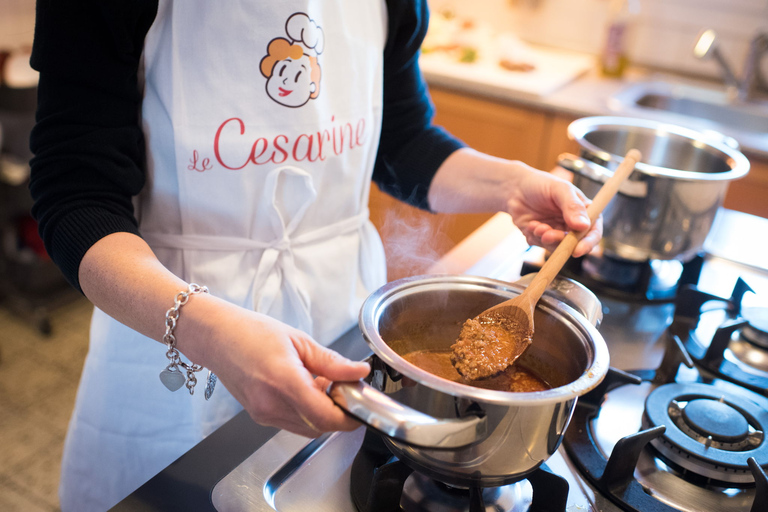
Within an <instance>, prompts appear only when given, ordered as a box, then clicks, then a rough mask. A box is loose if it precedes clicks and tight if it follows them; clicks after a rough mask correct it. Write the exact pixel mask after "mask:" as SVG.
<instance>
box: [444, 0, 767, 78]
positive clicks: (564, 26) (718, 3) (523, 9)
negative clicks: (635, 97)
mask: <svg viewBox="0 0 768 512" xmlns="http://www.w3.org/2000/svg"><path fill="white" fill-rule="evenodd" d="M639 2H640V13H639V14H638V16H637V18H636V23H635V30H634V33H633V37H632V40H631V45H630V48H629V55H630V57H631V59H632V60H633V61H634V62H635V63H638V64H644V65H650V66H654V67H660V68H666V69H672V70H677V71H682V72H686V73H693V74H700V75H711V76H716V75H718V73H719V69H718V68H717V67H716V65H715V63H714V62H702V61H699V60H697V59H695V58H694V57H693V54H692V50H693V45H694V43H695V40H696V36H697V35H698V33H699V32H700V31H701V30H702V29H704V28H712V29H714V30H715V31H717V33H718V36H719V39H720V44H721V48H722V51H723V52H724V54H725V55H726V58H727V59H728V61H729V62H731V63H732V66H733V67H734V70H735V71H736V72H737V73H739V72H740V71H741V67H742V63H743V61H744V58H745V56H746V54H747V48H748V45H749V41H750V39H751V38H752V37H753V36H754V35H755V34H756V33H757V32H758V30H762V31H768V0H639ZM609 5H610V1H609V0H430V6H431V8H432V9H433V10H435V9H442V8H450V9H452V10H453V11H454V12H456V13H457V14H460V15H462V16H468V17H472V18H475V19H477V20H478V21H482V22H486V23H489V24H491V25H493V26H494V28H496V29H498V30H512V31H514V32H515V33H517V34H518V35H519V36H520V37H522V38H523V39H525V40H526V41H529V42H533V43H539V44H545V45H550V46H556V47H559V48H569V49H572V50H577V51H584V52H588V53H594V54H598V53H599V52H600V49H601V47H602V44H603V40H604V37H605V27H606V24H607V21H608V12H609ZM765 60H768V59H764V61H765ZM764 66H765V62H764Z"/></svg>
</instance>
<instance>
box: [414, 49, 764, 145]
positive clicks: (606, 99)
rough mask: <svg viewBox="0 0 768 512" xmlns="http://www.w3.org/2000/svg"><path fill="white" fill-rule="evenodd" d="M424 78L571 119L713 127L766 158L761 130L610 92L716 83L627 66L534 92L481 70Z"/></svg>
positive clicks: (428, 72) (429, 71)
mask: <svg viewBox="0 0 768 512" xmlns="http://www.w3.org/2000/svg"><path fill="white" fill-rule="evenodd" d="M691 58H693V57H691ZM424 76H425V78H426V80H427V82H428V83H429V84H430V85H435V86H440V87H445V88H450V89H453V90H455V91H459V92H463V93H467V94H470V95H477V94H480V95H483V96H485V97H488V98H492V99H497V100H501V101H507V102H513V103H517V104H519V105H523V106H527V107H530V108H534V109H539V110H549V111H553V112H556V113H560V114H564V115H568V116H573V117H586V116H603V115H606V116H622V117H623V116H628V117H640V118H646V119H653V120H659V121H666V122H670V123H673V124H678V125H686V126H689V127H690V128H693V129H700V130H715V131H719V132H721V133H723V134H725V135H727V136H731V137H733V138H735V139H736V140H738V141H739V143H740V145H741V149H742V150H743V151H744V152H746V153H752V154H755V155H759V156H762V157H768V134H766V133H755V134H746V135H745V134H744V133H737V132H734V131H733V130H731V129H729V128H728V127H726V126H722V125H719V124H717V123H714V122H710V121H706V120H694V119H692V118H689V117H687V116H685V117H684V116H679V115H675V114H671V113H668V112H664V111H660V110H651V109H640V108H622V107H621V106H620V105H619V104H618V102H617V101H616V99H615V96H616V95H618V94H619V93H621V92H622V91H625V90H626V89H627V88H629V87H630V86H632V85H634V84H638V83H641V82H662V83H665V84H675V85H687V86H692V87H701V88H705V89H712V90H724V86H723V85H722V84H721V83H719V82H714V81H710V80H703V79H694V78H690V77H684V76H679V75H675V74H672V73H669V72H661V71H653V70H648V69H643V68H630V69H629V70H628V71H627V72H626V73H625V76H624V77H623V78H621V79H615V78H606V77H604V76H602V75H601V74H600V72H599V71H598V70H597V68H596V67H595V68H592V69H591V70H589V71H587V72H585V73H583V74H581V75H579V76H577V77H576V78H574V79H573V80H571V81H569V82H567V83H565V84H564V85H562V86H560V87H559V88H557V89H556V90H554V91H553V92H550V93H547V94H543V95H535V94H530V92H529V91H526V90H521V89H516V88H515V87H514V84H513V83H511V84H510V86H508V87H504V86H501V85H499V84H498V80H495V79H494V81H493V83H490V82H489V81H486V80H485V79H484V76H483V74H482V73H471V72H468V73H467V74H466V75H464V76H461V77H458V76H457V75H456V74H455V73H441V72H440V71H439V69H436V67H435V66H430V67H428V68H426V69H425V70H424Z"/></svg>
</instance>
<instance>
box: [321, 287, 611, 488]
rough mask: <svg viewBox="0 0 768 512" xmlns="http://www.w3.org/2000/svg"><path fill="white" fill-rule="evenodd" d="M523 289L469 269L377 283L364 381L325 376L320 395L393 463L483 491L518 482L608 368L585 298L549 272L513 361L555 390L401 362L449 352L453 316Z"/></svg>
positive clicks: (367, 318)
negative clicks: (497, 386) (374, 434)
mask: <svg viewBox="0 0 768 512" xmlns="http://www.w3.org/2000/svg"><path fill="white" fill-rule="evenodd" d="M523 289H524V283H515V284H510V283H506V282H503V281H497V280H494V279H487V278H481V277H472V276H419V277H411V278H405V279H401V280H398V281H393V282H392V283H389V284H387V285H385V286H384V287H382V288H381V289H379V290H378V291H376V292H375V293H373V294H372V295H371V296H370V297H369V298H368V299H367V300H366V302H365V303H364V305H363V307H362V309H361V312H360V329H361V330H362V333H363V336H364V337H365V339H366V341H367V342H368V344H369V345H370V347H371V349H372V350H373V352H374V355H373V356H372V367H373V371H372V374H371V376H370V379H369V381H370V382H362V381H360V382H356V383H334V384H333V385H332V386H331V388H330V389H329V394H330V395H331V397H332V398H333V399H334V400H335V401H336V403H338V404H339V405H340V406H341V407H342V408H344V409H345V410H347V411H348V412H349V413H350V414H352V415H354V416H355V417H357V418H358V419H360V420H361V421H363V422H364V423H366V424H367V425H369V426H370V427H372V428H374V429H376V430H378V431H380V432H382V433H383V434H385V435H386V436H387V437H386V440H387V443H388V445H389V447H390V449H391V450H392V451H393V453H394V454H395V455H397V457H398V458H399V459H400V460H403V461H404V462H406V463H407V464H409V465H410V466H411V467H413V468H415V469H418V470H419V471H421V472H422V473H424V474H427V475H429V476H431V477H433V478H436V479H438V480H441V481H443V482H445V483H449V484H453V485H468V484H479V485H483V486H498V485H504V484H506V483H511V482H514V481H517V480H519V479H521V478H524V477H525V475H527V474H528V473H530V472H531V471H533V470H535V469H536V468H537V467H538V466H539V465H540V464H541V463H542V462H544V461H545V460H546V459H547V458H549V457H550V456H551V455H552V454H553V453H554V452H555V450H556V449H557V448H558V446H559V445H560V441H561V440H562V436H563V434H564V432H565V429H566V427H567V426H568V422H569V421H570V418H571V414H572V412H573V409H574V407H575V405H576V401H577V398H578V396H580V395H582V394H584V393H586V392H587V391H589V390H591V389H593V388H594V387H595V386H597V384H598V383H600V381H601V380H602V379H603V377H604V376H605V374H606V372H607V370H608V365H609V356H608V349H607V347H606V344H605V341H604V340H603V338H602V337H601V335H600V334H599V333H598V331H597V329H596V325H597V324H598V323H599V321H600V319H601V318H602V313H601V307H600V302H599V301H598V300H597V298H596V297H595V296H594V294H592V293H591V292H590V291H588V290H587V289H586V288H584V287H583V286H582V285H580V284H578V283H576V282H575V281H571V280H568V279H557V280H556V281H555V282H554V283H553V285H552V287H550V289H549V290H548V291H547V292H546V293H545V295H544V297H543V298H542V299H541V301H540V302H539V305H538V307H537V310H536V317H535V323H536V332H535V334H534V338H533V343H532V345H531V347H530V348H529V349H528V350H527V351H526V352H525V354H524V355H523V356H522V357H521V358H520V359H519V361H520V362H521V363H522V364H525V365H526V366H527V367H528V368H531V369H534V370H535V371H536V372H537V373H538V374H539V375H541V376H542V377H544V378H545V380H547V381H549V383H550V384H551V385H553V386H554V387H553V388H552V389H549V390H546V391H539V392H527V393H513V392H508V391H494V390H488V389H481V388H477V387H472V386H469V385H465V384H461V383H457V382H452V381H449V380H446V379H442V378H440V377H437V376H435V375H433V374H431V373H429V372H427V371H425V370H422V369H420V368H418V367H416V366H414V365H412V364H410V363H409V362H408V361H406V360H405V359H403V357H401V356H402V355H403V354H406V353H408V352H411V351H415V350H424V349H428V350H448V349H449V347H450V346H451V345H452V344H453V343H454V342H455V340H456V338H457V336H458V334H459V331H460V330H461V326H462V324H463V323H464V321H466V320H467V319H468V318H472V317H474V316H475V315H477V314H478V313H480V312H482V311H484V310H485V309H487V308H488V307H490V306H492V305H493V304H497V303H499V302H501V301H503V300H506V299H509V298H512V297H514V296H517V295H519V294H520V293H521V292H522V290H523ZM569 304H570V305H569ZM572 306H576V308H578V309H576V308H574V307H572Z"/></svg>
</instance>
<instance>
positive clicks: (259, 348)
mask: <svg viewBox="0 0 768 512" xmlns="http://www.w3.org/2000/svg"><path fill="white" fill-rule="evenodd" d="M427 23H428V10H427V4H426V2H425V1H423V0H387V1H377V2H374V1H367V2H361V1H359V0H328V1H325V2H308V1H301V0H285V1H281V2H258V1H245V0H240V1H235V0H232V1H230V2H227V3H226V5H222V4H221V3H217V2H207V1H202V0H184V1H183V2H174V1H172V0H131V1H122V2H97V1H94V0H88V1H86V0H77V1H74V0H38V3H37V24H36V29H35V40H34V47H33V55H32V59H31V63H32V65H33V67H34V68H35V69H37V70H38V71H39V73H40V75H39V104H38V113H37V124H36V126H35V128H34V130H33V132H32V135H31V148H32V150H33V152H34V154H35V156H34V158H33V160H32V162H31V167H32V174H31V180H30V190H31V193H32V196H33V198H34V200H35V203H34V207H33V214H34V216H35V218H36V219H37V221H38V223H39V229H40V233H41V236H42V237H43V239H44V241H45V244H46V247H47V250H48V251H49V253H50V255H51V257H52V258H53V260H54V261H55V262H56V263H57V264H58V265H59V266H60V268H61V270H62V272H63V273H64V274H65V276H66V277H67V279H68V280H69V282H70V283H71V284H72V285H73V286H75V287H76V288H77V289H78V290H80V291H81V292H82V293H83V294H84V295H85V296H86V297H87V298H88V299H89V300H90V301H92V302H93V304H94V305H95V309H94V313H93V319H92V326H91V333H90V349H89V352H88V356H87V359H86V362H85V366H84V368H83V374H82V378H81V382H80V386H79V392H78V396H77V400H76V404H75V410H74V412H73V416H72V419H71V422H70V427H69V431H68V434H67V439H66V446H65V450H64V456H63V462H62V469H61V488H60V499H61V507H62V510H64V511H67V510H77V511H86V510H105V509H107V508H109V507H111V506H112V505H114V504H116V503H117V502H118V501H119V500H121V499H122V498H123V497H125V496H127V495H128V494H129V493H130V492H131V491H132V490H134V489H136V488H137V487H139V486H140V485H141V484H142V483H143V482H145V481H146V480H148V479H149V478H150V477H152V476H153V475H154V474H156V473H157V472H159V471H160V470H162V469H163V468H164V467H165V466H167V465H168V464H170V463H171V462H172V461H174V460H175V459H176V458H177V457H179V456H180V455H181V454H183V453H184V452H186V451H187V450H189V449H190V448H191V447H192V446H193V445H194V444H196V443H197V442H199V441H200V440H201V439H202V438H204V437H205V436H206V435H207V434H209V433H210V432H212V431H213V430H215V429H216V428H217V427H219V426H220V425H221V424H223V423H224V422H225V421H226V420H227V419H229V418H231V417H232V416H233V415H235V414H236V413H237V412H238V411H240V410H242V408H245V410H247V411H248V413H249V414H250V415H251V417H252V418H253V419H254V420H255V421H256V422H258V423H260V424H264V425H272V426H275V427H279V428H282V429H287V430H289V431H291V432H295V433H297V434H301V435H304V436H317V435H319V434H320V433H321V432H327V431H334V430H351V429H354V428H356V427H358V426H359V424H358V423H356V422H355V421H354V420H352V419H351V418H349V417H347V416H346V415H345V414H344V413H343V412H342V411H341V409H339V408H338V407H336V406H335V405H334V403H333V402H332V401H331V399H330V398H328V396H327V395H326V394H325V392H324V389H325V388H326V387H327V384H328V383H329V382H330V381H334V380H356V379H360V378H362V377H364V376H365V375H366V374H367V373H368V371H369V368H368V365H367V364H366V363H363V362H354V361H350V360H347V359H345V358H343V357H342V356H340V355H339V354H337V353H335V352H333V351H331V350H329V349H327V348H325V346H326V345H328V344H330V343H331V342H332V341H334V340H335V339H336V338H337V337H338V336H340V335H341V334H342V333H344V332H345V331H346V330H348V329H349V328H350V327H352V326H353V325H354V323H355V320H356V317H357V313H358V309H359V307H360V305H361V304H362V302H363V300H364V299H365V298H366V297H367V296H368V295H369V294H370V293H371V292H372V291H374V290H375V289H377V288H378V287H380V286H381V285H383V284H384V283H385V281H386V276H385V262H384V252H383V248H382V245H381V241H380V239H379V237H378V234H377V233H376V230H375V228H374V227H373V225H372V224H371V222H370V221H369V220H368V210H367V204H368V193H369V187H370V183H371V180H373V181H375V182H376V183H377V184H378V185H379V186H380V187H381V188H382V189H383V190H384V191H386V192H387V193H389V194H391V195H393V196H395V197H397V198H400V199H403V200H405V201H407V202H409V203H410V204H413V205H416V206H418V207H420V208H423V209H426V210H430V211H433V212H449V213H453V212H496V211H505V212H508V213H510V214H511V215H512V217H513V219H514V222H515V223H516V225H517V226H518V227H520V229H521V230H522V231H523V233H525V235H526V237H527V239H528V242H529V243H532V244H539V245H542V246H544V247H548V248H553V247H554V246H555V245H556V244H557V243H558V242H559V241H560V240H561V239H562V238H563V236H564V231H566V230H586V229H588V228H590V223H589V220H588V218H587V216H586V208H585V205H586V203H587V202H588V200H587V199H586V198H585V197H584V195H583V194H582V193H581V192H580V191H578V190H577V189H576V188H575V187H573V186H572V185H571V184H569V183H568V182H566V181H564V180H561V179H558V178H556V177H554V176H552V175H550V174H549V173H546V172H542V171H539V170H536V169H533V168H531V167H529V166H527V165H525V164H523V163H521V162H517V161H508V160H503V159H499V158H494V157H491V156H488V155H485V154H482V153H479V152H477V151H474V150H472V149H470V148H468V147H466V145H465V144H463V143H462V142H461V141H459V140H457V139H456V138H454V137H452V136H450V135H449V134H448V133H446V132H445V131H444V130H443V129H441V128H440V127H437V126H434V125H433V124H432V123H431V120H432V116H433V107H432V104H431V102H430V98H429V94H428V91H427V87H426V84H425V82H424V80H423V78H422V76H421V73H420V71H419V67H418V55H419V45H420V43H421V41H422V39H423V38H424V35H425V32H426V29H427ZM600 235H601V227H600V224H599V223H596V225H594V226H592V227H591V230H590V232H589V233H588V234H587V236H586V237H585V238H584V239H583V240H582V241H581V242H580V244H579V246H578V247H577V250H576V255H577V256H578V255H583V254H585V253H587V252H588V251H589V250H590V249H591V248H592V247H593V246H594V245H595V243H596V242H597V241H598V240H599V238H600ZM158 341H160V342H161V343H158ZM209 371H210V373H209ZM217 377H218V379H219V384H218V385H216V381H217ZM198 384H199V385H198ZM166 388H167V389H166ZM173 390H178V391H176V392H172V391H173Z"/></svg>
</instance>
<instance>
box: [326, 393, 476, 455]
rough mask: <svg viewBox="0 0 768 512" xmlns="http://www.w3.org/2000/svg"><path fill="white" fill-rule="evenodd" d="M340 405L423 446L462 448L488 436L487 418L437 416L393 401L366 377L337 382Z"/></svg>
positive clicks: (386, 431) (377, 427)
mask: <svg viewBox="0 0 768 512" xmlns="http://www.w3.org/2000/svg"><path fill="white" fill-rule="evenodd" d="M327 392H328V396H330V397H331V399H332V400H333V401H334V402H336V405H338V406H339V407H341V408H342V409H344V410H345V411H346V412H347V413H349V414H351V415H352V416H354V417H355V418H357V419H358V420H360V421H362V422H363V423H365V424H366V425H368V426H369V427H372V428H374V429H375V430H378V431H379V432H381V433H383V434H385V435H387V436H389V437H391V438H394V439H397V440H398V441H402V442H404V443H406V444H409V445H413V446H417V447H421V448H461V447H463V446H467V445H470V444H472V443H475V442H477V441H480V440H482V439H484V438H485V435H486V431H487V427H486V420H485V417H480V416H471V417H467V418H460V419H436V418H433V417H432V416H430V415H428V414H424V413H422V412H419V411H417V410H415V409H411V408H410V407H407V406H405V405H403V404H401V403H400V402H398V401H396V400H393V399H392V398H390V397H389V396H387V395H386V394H385V393H382V392H381V391H379V390H378V389H376V388H374V387H373V386H371V385H370V384H367V383H365V382H363V381H362V380H359V381H356V382H333V383H331V385H330V386H329V387H328V391H327Z"/></svg>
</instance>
